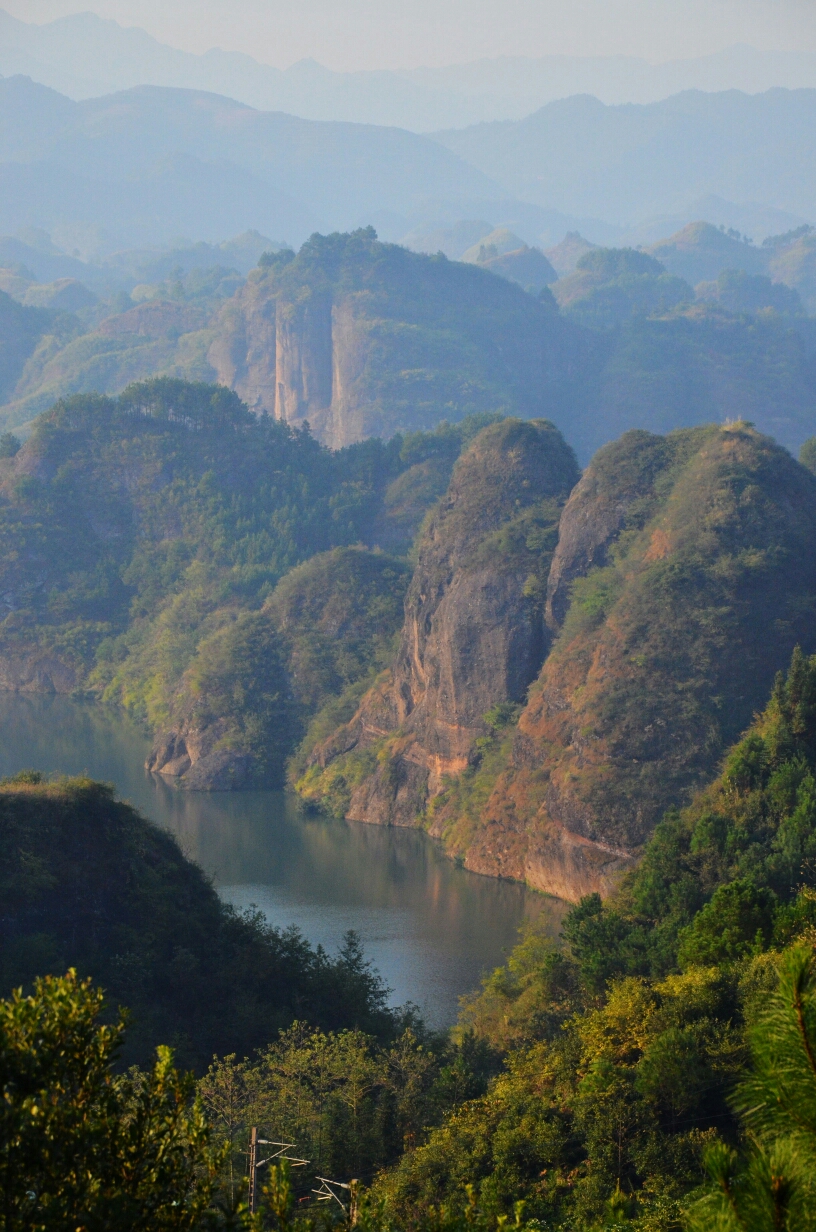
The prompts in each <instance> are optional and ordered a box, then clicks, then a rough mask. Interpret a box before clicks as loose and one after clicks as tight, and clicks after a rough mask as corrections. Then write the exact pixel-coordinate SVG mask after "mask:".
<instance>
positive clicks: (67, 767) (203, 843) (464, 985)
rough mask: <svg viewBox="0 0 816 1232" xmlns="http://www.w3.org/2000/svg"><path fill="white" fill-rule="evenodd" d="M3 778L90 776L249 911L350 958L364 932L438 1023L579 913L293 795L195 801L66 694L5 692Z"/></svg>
mask: <svg viewBox="0 0 816 1232" xmlns="http://www.w3.org/2000/svg"><path fill="white" fill-rule="evenodd" d="M0 735H1V736H2V739H1V740H0V775H3V776H4V775H10V774H14V773H16V772H17V771H18V770H21V769H28V768H33V769H37V770H41V771H43V772H44V773H46V774H55V773H60V774H83V773H84V774H88V775H90V776H91V777H92V778H95V779H104V780H105V781H106V782H110V783H113V784H115V786H116V790H117V793H118V795H119V796H120V797H121V798H122V799H125V800H128V801H129V802H130V803H131V804H133V805H135V806H136V808H138V809H139V810H140V812H142V813H143V814H144V815H145V816H146V817H150V818H151V819H152V820H153V821H155V822H157V823H158V824H159V825H161V826H164V827H165V828H167V829H168V830H170V831H172V833H173V834H174V835H175V836H176V838H177V839H178V842H179V843H180V845H181V847H182V849H183V850H184V852H185V853H186V854H187V855H188V856H189V857H190V858H191V859H193V860H195V861H196V862H197V863H198V864H199V865H200V866H201V867H202V868H203V869H204V870H205V871H206V872H207V873H208V874H209V875H210V876H211V877H212V879H213V882H214V884H215V886H216V888H217V890H218V892H219V894H220V895H221V896H222V898H224V899H225V900H226V901H228V902H230V903H233V904H234V905H235V906H237V907H242V908H243V907H249V906H251V905H255V906H257V907H258V908H260V910H261V911H262V912H263V913H264V915H265V916H266V918H267V919H268V920H269V922H270V923H271V924H274V925H276V926H279V927H286V926H288V925H290V924H295V925H296V926H297V927H298V928H299V929H300V931H301V932H302V933H303V934H304V936H305V937H307V938H308V939H309V941H311V942H312V943H313V944H317V943H320V944H322V945H323V946H324V947H325V948H326V949H327V950H328V951H329V952H331V953H333V952H335V951H336V950H337V948H338V946H339V945H340V944H341V942H342V938H343V934H344V933H345V932H346V930H347V929H350V928H353V929H356V931H357V932H358V933H359V934H360V936H361V938H362V941H363V945H364V947H365V952H366V955H367V957H368V958H369V959H370V960H371V961H372V963H373V964H374V966H375V967H376V968H377V969H378V970H379V972H380V974H381V975H382V976H383V978H384V979H385V981H386V983H387V984H388V985H389V987H390V988H391V990H392V992H391V1002H392V1004H395V1005H399V1004H404V1003H405V1002H406V1001H413V1002H414V1003H416V1004H417V1005H418V1006H419V1007H420V1009H421V1010H422V1012H423V1014H424V1015H425V1017H426V1020H427V1021H428V1022H429V1023H430V1024H432V1025H434V1026H438V1027H441V1026H447V1025H449V1024H451V1023H452V1022H453V1021H454V1020H455V1018H456V1013H457V1008H458V1003H459V998H460V997H461V996H462V995H463V994H464V993H467V992H469V991H470V990H471V989H473V988H475V987H476V986H477V985H478V982H479V979H480V976H481V975H482V974H483V973H484V972H485V971H486V970H490V969H492V968H493V967H495V966H497V965H498V964H499V963H501V962H502V961H503V959H504V957H505V956H506V954H507V952H508V950H509V949H510V948H511V947H512V945H513V944H514V943H515V941H516V939H517V937H518V930H519V928H520V927H521V926H522V925H523V924H524V922H525V921H528V920H533V919H540V920H541V921H542V922H543V923H544V924H545V927H547V929H548V930H550V931H551V932H552V935H553V937H554V938H555V937H557V935H558V932H559V928H560V922H561V919H562V916H563V913H564V911H565V909H566V906H565V904H563V903H561V902H559V901H558V900H556V899H551V898H546V897H544V896H542V895H540V894H536V893H535V892H534V891H531V890H527V889H525V888H524V887H523V886H520V885H516V884H514V883H511V882H504V881H498V880H495V879H493V878H490V877H480V876H478V875H477V874H475V873H469V872H467V871H466V870H465V869H463V868H460V867H458V866H457V865H456V864H454V863H453V862H452V861H450V860H448V859H446V858H445V857H444V856H443V855H442V853H441V851H440V850H439V848H438V846H437V845H436V844H435V843H434V842H433V841H432V840H431V839H429V838H428V837H427V835H425V834H424V833H423V832H421V831H416V830H398V829H385V828H382V827H379V826H367V825H363V824H361V823H356V822H348V821H335V820H331V819H328V818H323V817H314V816H307V815H304V814H303V813H302V812H301V810H300V809H299V807H298V803H297V799H296V798H294V797H292V796H290V795H288V794H286V793H283V792H272V791H254V792H235V793H225V792H219V793H202V792H185V791H181V790H179V789H178V788H176V787H174V786H172V785H170V784H169V783H167V782H165V781H164V780H163V779H162V778H161V777H160V776H158V775H151V774H148V773H147V772H146V771H145V769H144V760H145V756H146V754H147V750H148V745H149V742H148V740H147V738H146V736H145V735H144V733H143V732H142V731H141V729H140V728H139V727H138V726H137V725H136V724H134V723H133V722H131V721H130V720H129V719H128V718H127V717H126V716H123V715H121V714H119V713H118V712H116V711H112V710H110V709H108V708H105V707H101V706H97V705H94V704H93V703H86V702H82V701H75V700H73V699H71V698H65V697H42V696H28V695H20V694H14V693H0Z"/></svg>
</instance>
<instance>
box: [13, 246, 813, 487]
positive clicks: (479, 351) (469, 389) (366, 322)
mask: <svg viewBox="0 0 816 1232" xmlns="http://www.w3.org/2000/svg"><path fill="white" fill-rule="evenodd" d="M710 230H712V231H714V234H715V236H717V237H719V239H722V238H723V237H722V234H721V233H720V232H718V231H716V230H715V229H714V228H711V229H710ZM505 238H506V239H507V242H508V243H515V242H516V240H515V239H514V238H513V237H505ZM676 238H677V237H675V239H676ZM704 238H705V237H704ZM778 238H779V243H778V244H776V245H775V246H773V247H768V248H763V249H762V250H761V251H762V253H763V254H764V253H767V254H768V256H767V257H766V258H765V259H766V268H768V269H770V264H771V262H775V263H780V262H782V263H784V262H786V261H787V262H788V263H789V264H790V263H791V262H793V263H794V264H795V265H796V260H797V259H795V253H796V252H797V251H800V250H801V253H804V254H806V256H807V254H811V253H812V249H811V248H810V247H808V245H809V244H810V239H809V233H808V234H805V235H799V236H796V237H794V238H793V239H792V240H790V241H788V240H787V238H786V237H784V236H782V237H778ZM725 239H726V241H727V245H731V246H732V247H734V248H736V249H737V250H738V251H745V252H748V253H751V252H756V251H758V250H756V249H754V248H752V246H750V245H747V244H742V243H735V242H734V241H733V240H731V239H728V237H725ZM260 240H261V237H260V236H254V237H253V236H245V237H239V240H237V241H235V242H234V244H232V245H230V244H225V245H221V246H218V247H212V246H205V251H199V246H196V247H195V248H194V249H193V250H188V251H187V252H186V253H185V252H184V251H180V250H177V253H176V255H177V258H178V261H179V265H178V266H177V267H173V266H172V265H169V267H168V262H169V261H170V259H171V257H172V256H173V254H169V255H168V256H166V257H165V256H154V257H153V258H152V259H151V258H150V255H149V254H142V255H139V254H132V255H131V256H130V257H128V258H127V259H126V258H125V257H124V256H123V257H122V258H121V264H122V270H124V268H125V266H127V269H128V271H132V272H128V281H127V285H128V286H129V287H130V288H131V290H130V292H125V293H122V292H117V293H116V294H115V295H111V294H110V293H109V292H108V293H104V292H102V293H101V294H100V297H99V299H98V302H97V303H95V304H93V305H92V306H91V307H87V308H83V309H77V310H76V311H73V312H70V313H66V312H54V311H51V310H43V311H45V312H46V315H45V316H41V317H38V318H36V322H37V324H36V329H35V330H34V333H33V334H31V335H30V336H29V338H28V341H27V342H26V344H25V346H24V347H23V349H22V351H21V352H20V358H19V360H18V361H17V366H16V368H14V369H13V370H12V373H10V377H11V375H13V377H14V381H13V385H12V384H11V381H10V387H9V388H8V390H7V393H6V399H7V400H6V403H5V406H4V407H3V408H2V409H0V425H2V427H4V428H12V429H13V428H15V427H16V426H17V425H22V424H27V423H30V421H31V419H32V418H33V417H34V416H35V415H36V414H37V413H38V412H41V411H43V410H45V409H47V408H48V407H49V406H51V405H52V404H53V403H54V401H55V400H56V399H57V398H59V397H65V396H67V395H71V394H77V393H83V392H85V391H87V390H88V389H89V388H97V389H99V390H104V391H106V392H108V393H111V394H115V393H118V392H121V390H123V389H124V388H125V387H126V386H127V385H128V384H129V383H130V382H132V381H134V380H143V379H145V378H147V377H151V376H155V375H157V374H162V375H167V376H171V377H174V378H181V379H186V380H191V381H203V382H215V381H218V382H219V383H221V384H223V385H226V386H228V387H230V388H232V389H234V390H235V391H237V392H238V394H239V395H240V397H241V398H242V399H243V400H244V401H245V402H246V403H247V404H248V406H249V407H250V409H251V410H253V411H254V412H255V413H256V414H261V415H263V414H264V413H266V414H269V415H272V416H277V417H278V418H280V419H282V420H283V421H285V422H287V423H290V424H291V425H292V426H295V427H298V426H300V425H302V424H304V423H305V422H306V421H307V420H308V422H309V425H310V428H311V430H312V431H313V433H314V435H315V436H317V437H318V439H320V440H321V442H322V443H324V444H327V445H329V446H331V447H332V448H338V447H341V446H344V445H346V444H349V443H350V442H352V441H359V440H361V439H364V438H365V437H368V436H371V435H376V436H382V437H383V438H388V437H390V436H392V435H394V434H395V433H400V432H411V431H417V430H422V431H426V430H430V429H433V428H434V427H435V426H436V425H437V424H438V423H440V422H441V421H442V420H446V421H448V422H454V421H456V420H459V419H461V418H462V417H463V416H467V415H469V414H474V413H482V412H486V413H499V414H509V415H519V416H522V417H530V418H533V417H538V416H545V417H547V418H549V419H550V420H552V422H553V423H555V424H556V426H558V427H559V428H560V429H561V430H562V431H563V432H564V433H565V434H567V435H568V438H569V441H570V443H571V444H572V446H573V447H574V448H575V449H576V452H577V454H578V456H579V459H580V460H581V462H582V463H585V462H586V461H588V459H589V458H590V457H591V456H592V454H593V453H594V452H595V450H596V449H597V448H599V447H600V446H601V445H602V444H604V443H605V442H606V441H608V440H611V439H613V438H614V437H616V436H618V435H620V434H621V433H622V432H624V431H626V430H627V429H630V428H635V427H637V428H644V429H646V430H649V431H658V432H665V431H669V430H671V429H672V428H676V427H684V426H686V427H690V426H693V425H695V424H700V423H707V422H711V421H712V420H713V421H718V420H720V421H721V420H723V419H725V418H736V417H739V416H743V417H747V418H750V419H751V420H753V421H754V422H756V423H757V424H758V426H759V427H760V428H761V429H762V430H763V431H766V432H769V433H771V434H772V435H774V436H775V437H776V438H777V439H778V440H779V441H780V442H782V443H783V444H786V445H787V446H788V447H790V448H793V449H798V447H799V446H800V445H801V444H802V442H803V441H804V440H806V439H807V438H808V437H810V436H811V435H813V431H814V423H815V422H816V420H815V418H814V416H815V414H816V378H815V377H814V373H816V364H814V358H813V357H814V353H816V331H814V329H813V324H812V321H811V320H810V319H809V318H807V317H806V316H805V315H804V313H803V310H802V305H801V304H800V301H799V300H798V299H797V298H796V294H797V293H796V292H795V291H794V290H793V289H791V288H788V287H787V286H786V285H784V284H781V283H779V282H773V283H772V282H771V281H769V279H768V278H767V276H766V275H764V274H762V275H750V276H749V277H750V278H753V279H754V281H753V282H750V283H746V282H745V280H744V279H743V280H742V282H739V280H737V282H735V280H734V277H733V275H729V276H728V279H726V282H727V284H728V285H727V286H726V285H725V284H723V286H722V287H720V286H719V284H717V285H714V286H710V285H708V284H703V285H702V286H701V287H700V294H699V296H697V291H696V289H694V288H692V287H691V286H690V285H689V284H688V283H687V282H685V281H684V280H683V279H681V278H680V277H678V276H677V275H672V274H671V273H670V271H669V270H668V268H667V267H665V266H664V265H663V264H662V263H660V262H658V261H657V259H656V258H654V257H650V256H649V255H648V254H644V253H638V252H635V251H634V250H632V249H601V248H597V247H595V248H592V249H589V250H586V249H585V250H584V251H583V254H582V255H581V256H580V258H579V260H580V263H581V268H580V269H577V268H576V269H575V270H574V272H573V273H570V274H568V275H567V276H565V277H563V278H561V279H560V280H559V281H557V282H553V281H552V274H551V273H550V272H548V270H549V268H550V267H549V265H548V263H547V261H546V258H545V257H544V256H543V254H541V253H540V252H537V251H536V250H535V249H516V250H513V249H511V250H509V251H508V252H505V253H504V254H503V255H502V254H499V255H498V256H496V257H492V256H486V259H485V260H484V261H482V262H481V263H479V262H476V263H462V262H458V261H450V260H447V259H445V258H444V257H443V256H442V255H441V254H438V255H436V256H428V255H426V254H422V253H415V252H410V251H408V250H406V249H405V248H403V247H400V246H397V245H394V244H383V243H381V242H380V241H379V240H377V239H376V236H375V234H374V232H373V231H372V230H371V229H369V228H366V229H363V230H360V231H356V232H352V233H350V234H336V235H330V236H320V235H314V236H313V237H312V238H311V239H310V240H309V241H308V242H307V243H306V244H304V245H303V246H302V247H301V249H300V250H299V252H298V253H297V254H295V253H294V252H293V251H292V250H291V249H288V248H284V247H280V246H278V247H277V251H271V250H270V251H269V252H268V254H266V255H264V254H262V257H261V261H260V263H259V264H257V265H255V266H254V268H249V270H248V273H246V274H241V272H240V270H239V269H238V268H236V267H230V266H228V265H226V264H221V260H223V261H224V262H226V261H229V260H235V261H236V264H237V265H241V266H242V267H243V268H244V269H246V268H247V261H248V260H249V253H250V252H252V251H253V250H255V251H256V250H257V245H258V242H259V241H260ZM783 241H784V242H783ZM487 247H489V246H487ZM487 247H486V248H485V253H487ZM479 251H480V248H479V245H477V246H476V251H475V255H476V256H478V254H479ZM727 255H728V259H731V257H730V249H729V251H728V254H727ZM174 259H175V258H174ZM213 259H216V260H217V261H218V263H217V264H215V265H213V266H211V267H206V266H202V265H201V264H199V263H200V262H203V261H207V260H213ZM668 259H669V258H668V257H667V260H668ZM809 259H810V258H809V256H807V259H805V258H804V257H803V258H802V259H801V261H799V263H798V265H796V268H797V269H798V270H799V271H800V274H801V278H799V284H800V285H801V287H802V294H803V295H805V294H806V293H807V288H808V286H809V285H810V284H809V283H808V282H807V279H808V278H809V277H810V275H809V274H808V273H807V271H808V269H809V265H808V260H809ZM182 260H183V261H185V262H186V263H187V265H186V266H182V265H181V262H182ZM630 267H631V268H630ZM635 267H637V268H635ZM641 267H642V268H641ZM647 267H648V268H647ZM106 268H107V267H106ZM122 270H120V273H121V272H122ZM11 276H12V277H14V278H18V277H20V276H19V275H11ZM773 276H774V277H775V278H776V277H777V276H778V275H777V274H776V273H774V275H773ZM797 277H798V275H797ZM137 278H143V279H145V280H147V281H144V282H141V283H140V282H137ZM715 278H716V275H715ZM757 278H759V279H760V282H759V283H757V282H756V279H757ZM150 279H153V280H154V281H153V282H151V281H149V280H150ZM511 280H515V281H511ZM548 281H549V283H550V285H549V286H548V285H545V284H546V283H547V282H548ZM738 282H739V285H737V283H738ZM519 283H520V284H521V285H518V284H519ZM26 286H29V288H30V290H31V291H34V290H36V289H37V286H39V290H40V291H45V290H47V288H46V287H44V286H40V285H39V284H37V286H35V285H34V284H26ZM525 287H528V288H529V290H525V289H524V288H525ZM135 301H138V302H135ZM559 303H560V304H561V308H560V310H559V307H558V304H559ZM8 311H9V312H13V311H16V310H15V309H13V308H9V309H8ZM30 311H33V310H30ZM26 319H27V320H31V321H32V322H33V321H34V320H35V318H33V317H31V316H30V313H29V317H27V318H26ZM21 365H22V366H21Z"/></svg>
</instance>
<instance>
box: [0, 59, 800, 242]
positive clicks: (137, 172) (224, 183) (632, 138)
mask: <svg viewBox="0 0 816 1232" xmlns="http://www.w3.org/2000/svg"><path fill="white" fill-rule="evenodd" d="M815 147H816V90H797V91H789V90H782V89H776V90H772V91H769V92H767V93H765V94H761V95H753V96H751V95H745V94H740V93H737V92H727V93H720V94H704V93H701V92H691V93H684V94H680V95H677V96H675V97H674V98H671V99H667V100H665V101H663V102H660V103H650V104H645V105H640V104H637V105H635V104H626V105H623V106H605V105H604V104H603V103H601V102H599V101H598V100H597V99H592V98H588V97H585V96H576V97H574V98H571V99H566V100H563V101H561V102H558V103H552V104H549V105H548V106H546V107H544V108H542V109H541V110H539V111H538V112H536V113H534V114H533V115H531V116H528V117H527V118H525V119H524V120H521V121H514V122H510V121H506V122H500V123H498V122H497V123H495V124H485V125H477V126H472V127H470V128H466V129H461V130H447V131H445V132H441V133H438V134H436V135H435V136H428V135H421V134H416V133H411V132H408V131H407V130H405V129H399V128H388V127H385V126H383V125H370V124H366V125H363V124H351V123H347V122H341V121H323V120H320V121H318V120H306V119H301V118H299V117H295V116H291V115H287V114H284V113H283V112H268V111H258V110H256V109H254V108H251V107H249V106H247V105H245V104H243V103H240V102H236V101H235V100H233V99H229V98H226V97H224V96H220V95H216V94H212V93H205V92H202V91H197V90H183V89H175V88H174V89H170V88H163V87H162V88H160V87H156V86H138V87H134V88H132V89H129V90H126V91H122V92H120V93H117V94H112V95H105V96H103V97H100V98H92V99H86V100H83V101H81V102H75V101H73V100H72V99H70V98H68V97H67V96H66V95H64V94H60V93H58V92H56V91H54V90H52V89H50V88H49V87H47V86H43V85H40V84H37V83H35V82H33V81H31V79H30V78H27V77H23V76H17V77H11V78H5V79H2V80H0V234H3V233H5V234H9V235H14V234H16V233H17V232H18V231H19V230H20V228H25V227H36V228H41V229H43V230H45V231H46V232H48V233H49V234H50V235H51V236H52V237H55V236H57V235H59V236H61V237H62V238H60V239H57V241H56V242H57V243H58V245H59V246H60V247H62V248H64V249H66V250H67V251H68V252H70V253H74V251H75V250H76V254H77V255H81V256H83V257H86V258H87V257H91V256H95V255H98V254H99V253H100V252H111V251H114V250H116V249H121V248H130V247H138V246H141V245H155V244H168V243H171V242H173V241H174V240H175V239H176V238H177V237H179V236H185V237H186V238H187V239H188V240H191V241H197V240H209V241H220V240H222V239H223V238H224V237H225V236H228V235H235V234H240V233H242V232H244V231H246V230H257V231H259V232H260V233H262V234H263V235H267V236H271V237H273V238H275V239H277V240H286V241H288V242H289V243H290V244H295V245H299V244H300V243H302V242H303V241H304V240H305V239H306V238H307V237H308V236H309V235H310V234H311V233H312V232H314V231H316V230H320V231H323V232H326V231H334V230H339V231H342V230H349V229H354V228H355V227H359V226H365V225H369V224H372V225H374V226H375V227H376V228H377V231H378V233H379V234H380V235H381V237H382V238H384V239H388V240H391V241H400V240H401V239H403V237H405V236H406V235H408V233H409V232H411V231H413V230H415V229H416V228H417V227H420V228H421V227H426V228H427V227H428V226H431V227H440V226H442V227H444V226H446V225H451V224H454V223H456V222H458V221H460V220H462V219H479V220H486V221H487V222H489V223H490V224H491V225H492V226H506V227H509V228H510V229H511V230H512V231H513V232H514V233H515V234H517V235H519V236H520V237H521V239H522V240H523V241H524V242H526V243H528V244H541V245H543V246H545V247H546V246H550V245H553V244H556V243H558V242H559V241H560V240H561V239H563V237H564V234H565V233H566V232H567V231H570V230H580V231H581V232H582V234H584V235H585V236H586V238H587V239H589V240H591V241H592V242H594V243H601V244H610V243H617V244H621V243H623V244H627V243H629V244H631V243H634V244H637V243H648V242H653V241H654V240H656V239H658V238H663V237H664V236H666V235H668V234H670V233H671V232H672V231H673V230H676V229H679V227H680V226H682V225H684V224H685V223H687V222H690V221H694V220H696V219H699V218H706V219H707V220H708V221H710V222H713V223H714V224H716V225H721V224H722V225H725V226H727V227H736V229H737V230H740V231H744V232H748V233H749V234H750V235H751V236H752V238H754V239H757V240H761V239H762V238H763V237H764V236H765V235H767V234H779V233H781V232H784V231H786V230H789V229H791V228H794V227H796V226H798V225H800V224H801V223H802V222H806V221H810V219H811V215H812V202H813V200H814V189H816V170H814V168H816V159H814V153H816V148H815ZM434 251H435V250H434Z"/></svg>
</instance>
